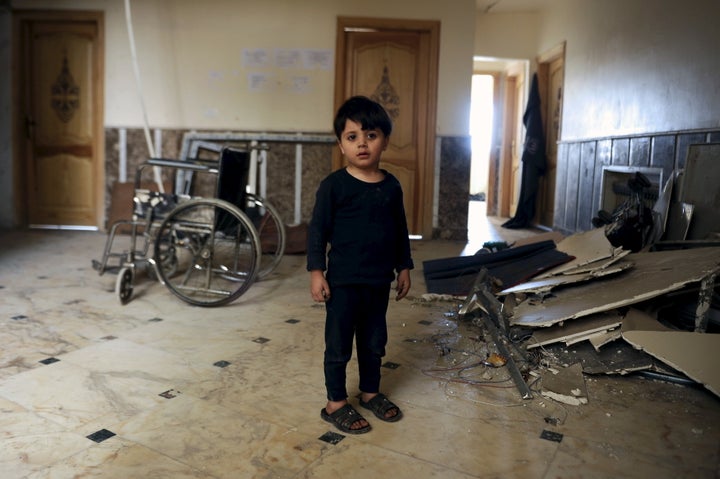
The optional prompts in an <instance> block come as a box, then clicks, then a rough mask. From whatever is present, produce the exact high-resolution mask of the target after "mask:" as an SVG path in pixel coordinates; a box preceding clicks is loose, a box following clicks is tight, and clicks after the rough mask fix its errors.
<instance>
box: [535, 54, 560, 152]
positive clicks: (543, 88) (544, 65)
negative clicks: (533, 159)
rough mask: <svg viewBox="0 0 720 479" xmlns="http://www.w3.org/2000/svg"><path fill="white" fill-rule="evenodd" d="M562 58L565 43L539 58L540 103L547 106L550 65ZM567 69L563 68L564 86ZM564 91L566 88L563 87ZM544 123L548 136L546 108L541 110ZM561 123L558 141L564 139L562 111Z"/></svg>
mask: <svg viewBox="0 0 720 479" xmlns="http://www.w3.org/2000/svg"><path fill="white" fill-rule="evenodd" d="M559 58H562V59H565V42H562V43H560V44H558V45H556V46H554V47H553V48H551V49H550V50H548V51H546V52H544V53H542V54H540V55H538V57H537V76H538V89H539V90H540V102H541V104H543V105H545V104H546V103H545V102H546V101H547V98H548V95H549V92H548V87H549V80H548V77H549V75H550V63H552V62H554V61H555V60H557V59H559ZM564 72H565V68H564V67H563V85H564V84H565V78H564V77H565V73H564ZM563 89H564V87H563ZM541 113H542V123H543V126H544V128H545V134H547V125H548V123H547V113H546V112H545V108H542V109H541ZM560 120H561V121H560V123H559V126H558V141H559V140H560V139H561V138H562V110H561V111H560Z"/></svg>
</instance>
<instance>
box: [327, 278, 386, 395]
mask: <svg viewBox="0 0 720 479" xmlns="http://www.w3.org/2000/svg"><path fill="white" fill-rule="evenodd" d="M389 298H390V284H387V285H383V286H370V285H350V286H333V285H330V299H329V300H328V301H327V303H326V304H325V308H326V312H327V315H326V319H325V360H324V366H325V386H326V387H327V397H328V400H330V401H342V400H343V399H346V398H347V397H348V394H347V388H346V384H345V381H346V368H347V363H348V361H350V358H351V357H352V346H353V337H355V338H356V348H357V358H358V368H359V372H360V391H362V392H367V393H376V392H379V390H380V365H381V363H382V357H383V356H385V345H386V344H387V322H386V319H385V318H386V313H387V308H388V300H389Z"/></svg>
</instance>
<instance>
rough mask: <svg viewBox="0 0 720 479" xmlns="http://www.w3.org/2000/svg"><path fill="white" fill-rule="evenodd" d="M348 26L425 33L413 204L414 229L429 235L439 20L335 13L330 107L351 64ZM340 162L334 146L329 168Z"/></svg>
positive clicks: (341, 94) (341, 96)
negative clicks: (421, 134) (424, 86)
mask: <svg viewBox="0 0 720 479" xmlns="http://www.w3.org/2000/svg"><path fill="white" fill-rule="evenodd" d="M350 29H371V30H372V31H377V32H383V31H388V32H389V31H395V32H397V31H406V32H418V33H425V34H428V35H429V39H430V45H429V50H430V52H429V53H430V54H429V58H428V62H429V72H428V73H429V74H428V78H427V79H426V80H427V82H428V92H429V93H430V94H429V95H428V98H427V99H426V108H425V110H424V111H419V112H418V114H419V115H422V116H423V117H424V120H425V123H426V124H427V125H428V132H427V133H428V136H427V139H426V141H425V148H424V151H423V156H424V162H423V164H422V165H419V166H420V169H419V171H418V173H419V174H418V179H417V180H416V187H417V189H418V195H417V198H418V204H417V205H416V207H417V208H419V209H421V212H420V213H419V214H418V218H419V223H420V224H419V225H418V229H419V231H420V232H421V234H422V236H423V237H424V238H431V237H432V229H433V207H432V205H433V201H434V194H433V191H434V186H435V129H436V124H437V121H436V117H437V92H438V67H439V57H440V22H439V21H434V20H406V19H397V18H371V17H338V18H337V27H336V42H335V56H336V58H335V94H334V101H333V110H334V111H337V109H338V108H339V107H340V105H342V103H343V102H344V101H345V99H346V98H345V82H346V80H347V78H348V75H349V74H350V73H351V68H352V65H350V64H349V63H348V62H347V58H346V55H345V48H346V42H345V32H346V30H350ZM341 166H342V158H341V156H340V154H339V152H338V151H337V149H335V152H334V153H333V170H336V169H338V168H340V167H341Z"/></svg>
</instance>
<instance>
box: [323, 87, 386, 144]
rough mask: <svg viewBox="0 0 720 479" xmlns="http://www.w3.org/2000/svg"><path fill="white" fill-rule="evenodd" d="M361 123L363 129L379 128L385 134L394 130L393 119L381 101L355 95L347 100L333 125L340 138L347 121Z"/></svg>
mask: <svg viewBox="0 0 720 479" xmlns="http://www.w3.org/2000/svg"><path fill="white" fill-rule="evenodd" d="M347 120H352V121H354V122H356V123H359V124H360V125H361V126H362V129H363V130H372V129H375V128H377V129H379V130H380V131H382V132H383V134H384V135H385V136H390V133H391V132H392V120H390V116H389V115H388V114H387V112H386V111H385V108H383V107H382V105H380V104H379V103H377V102H375V101H373V100H371V99H370V98H368V97H366V96H354V97H351V98H348V99H347V100H345V103H343V104H342V106H341V107H340V108H339V109H338V111H337V114H336V115H335V121H334V122H333V127H334V128H335V136H337V138H338V140H339V139H340V136H341V135H342V132H343V130H344V129H345V122H346V121H347Z"/></svg>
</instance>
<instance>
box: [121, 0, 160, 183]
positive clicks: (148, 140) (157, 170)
mask: <svg viewBox="0 0 720 479" xmlns="http://www.w3.org/2000/svg"><path fill="white" fill-rule="evenodd" d="M125 21H126V23H127V30H128V38H129V40H130V58H131V59H132V65H133V72H134V73H135V84H136V85H137V93H138V99H139V100H140V109H141V110H142V116H143V130H144V131H145V142H146V143H147V147H148V152H149V153H150V158H155V147H154V146H153V142H152V138H151V137H150V126H149V122H148V115H147V108H145V99H144V97H143V88H142V81H141V80H140V66H139V65H138V60H137V50H136V49H135V34H134V33H133V25H132V13H131V12H130V0H125ZM153 174H154V177H155V183H157V187H158V191H159V192H160V193H164V192H165V189H164V188H163V183H162V175H161V174H160V168H159V167H157V166H155V167H153Z"/></svg>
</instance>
